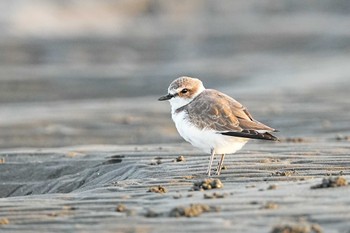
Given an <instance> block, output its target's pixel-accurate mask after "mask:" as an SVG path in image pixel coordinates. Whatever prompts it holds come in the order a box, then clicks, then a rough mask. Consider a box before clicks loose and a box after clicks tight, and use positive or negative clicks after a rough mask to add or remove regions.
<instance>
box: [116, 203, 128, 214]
mask: <svg viewBox="0 0 350 233" xmlns="http://www.w3.org/2000/svg"><path fill="white" fill-rule="evenodd" d="M115 211H116V212H125V211H127V208H126V207H125V205H123V204H119V205H117V207H116V208H115Z"/></svg>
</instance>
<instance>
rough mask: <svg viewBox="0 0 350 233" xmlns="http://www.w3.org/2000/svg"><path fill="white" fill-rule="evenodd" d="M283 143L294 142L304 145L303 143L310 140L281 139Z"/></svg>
mask: <svg viewBox="0 0 350 233" xmlns="http://www.w3.org/2000/svg"><path fill="white" fill-rule="evenodd" d="M280 141H281V142H292V143H303V142H307V141H308V140H306V139H305V138H283V139H280Z"/></svg>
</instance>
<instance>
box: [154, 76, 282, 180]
mask: <svg viewBox="0 0 350 233" xmlns="http://www.w3.org/2000/svg"><path fill="white" fill-rule="evenodd" d="M158 100H159V101H165V100H168V101H169V102H170V105H171V116H172V119H173V121H174V123H175V126H176V129H177V131H178V133H179V134H180V136H181V137H182V138H183V139H184V140H185V141H187V142H189V143H191V144H192V145H193V146H194V147H196V148H198V149H200V150H202V151H203V152H205V153H208V154H210V160H209V165H208V169H207V171H206V174H207V175H208V176H211V170H212V163H213V160H214V157H215V155H216V154H221V158H220V161H219V163H218V167H217V169H216V175H220V173H221V169H222V165H223V162H224V158H225V155H226V154H233V153H235V152H236V151H238V150H240V149H241V148H242V147H243V146H244V145H245V144H246V143H247V142H248V141H249V139H262V140H270V141H278V138H277V137H276V136H274V135H272V134H271V133H272V132H278V131H277V130H276V129H274V128H271V127H269V126H267V125H265V124H263V123H260V122H259V121H257V120H255V119H254V118H253V117H252V115H251V114H250V113H249V112H248V109H247V108H246V107H244V106H243V105H242V104H241V103H239V102H238V101H237V100H235V99H233V98H231V97H230V96H228V95H226V94H224V93H222V92H220V91H217V90H214V89H206V88H205V87H204V86H203V83H202V81H201V80H199V79H197V78H192V77H188V76H182V77H179V78H177V79H175V80H174V81H173V82H171V83H170V85H169V88H168V93H167V94H166V95H164V96H161V97H160V98H159V99H158Z"/></svg>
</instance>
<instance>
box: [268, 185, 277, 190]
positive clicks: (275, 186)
mask: <svg viewBox="0 0 350 233" xmlns="http://www.w3.org/2000/svg"><path fill="white" fill-rule="evenodd" d="M275 189H277V185H275V184H271V185H269V187H267V190H275Z"/></svg>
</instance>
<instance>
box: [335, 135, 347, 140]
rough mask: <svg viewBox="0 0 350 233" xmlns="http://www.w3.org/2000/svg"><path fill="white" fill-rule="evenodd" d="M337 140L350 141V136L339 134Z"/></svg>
mask: <svg viewBox="0 0 350 233" xmlns="http://www.w3.org/2000/svg"><path fill="white" fill-rule="evenodd" d="M335 140H337V141H350V136H344V135H341V134H339V135H337V136H336V137H335Z"/></svg>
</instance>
